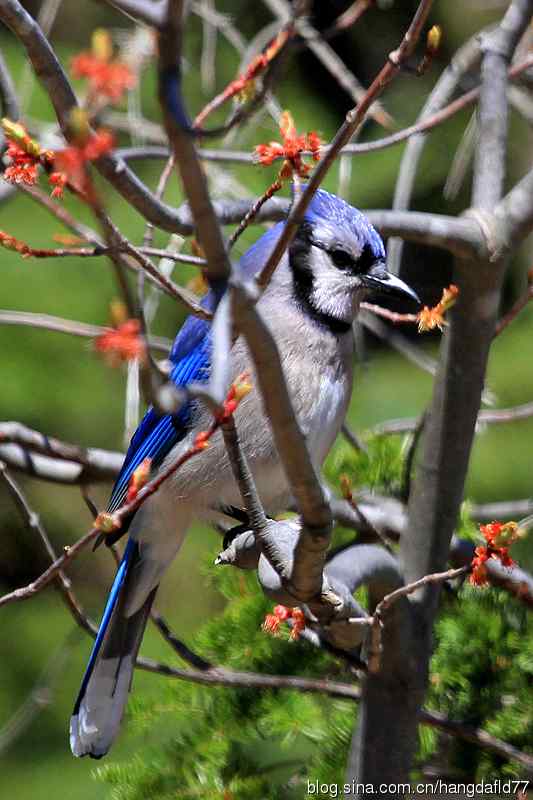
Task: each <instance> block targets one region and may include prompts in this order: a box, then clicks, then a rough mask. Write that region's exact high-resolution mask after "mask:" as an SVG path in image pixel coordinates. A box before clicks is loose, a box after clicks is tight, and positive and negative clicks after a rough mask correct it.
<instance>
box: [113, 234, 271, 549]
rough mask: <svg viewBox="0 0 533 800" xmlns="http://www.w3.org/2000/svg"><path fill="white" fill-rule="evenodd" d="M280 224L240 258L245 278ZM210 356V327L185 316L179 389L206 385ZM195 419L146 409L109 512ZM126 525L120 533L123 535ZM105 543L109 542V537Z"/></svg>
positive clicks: (211, 304)
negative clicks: (141, 470)
mask: <svg viewBox="0 0 533 800" xmlns="http://www.w3.org/2000/svg"><path fill="white" fill-rule="evenodd" d="M282 228H283V223H278V225H275V226H274V227H273V228H271V229H270V230H269V231H267V233H265V234H264V235H263V236H262V237H261V238H260V239H259V240H258V241H257V242H256V243H255V244H254V245H252V247H250V249H249V250H248V251H247V252H246V253H245V255H244V256H243V257H242V258H241V262H240V267H241V270H242V272H243V274H244V275H246V277H252V275H253V274H254V273H255V272H257V270H258V269H259V268H260V267H261V266H262V264H263V263H264V261H265V260H266V257H267V256H268V254H269V252H270V250H271V249H272V248H273V246H274V244H275V242H276V240H277V238H278V237H279V235H280V233H281V229H282ZM224 290H225V283H221V284H220V285H217V286H215V288H213V289H211V290H210V291H209V292H208V293H207V294H206V296H205V297H204V298H203V300H202V306H203V307H204V308H206V309H208V310H209V311H214V310H215V309H216V307H217V305H218V302H219V300H220V298H221V297H222V294H223V292H224ZM210 357H211V326H210V324H209V323H208V322H207V321H205V320H201V319H199V318H198V317H188V318H187V320H186V321H185V324H184V325H183V327H182V328H181V330H180V331H179V333H178V335H177V337H176V339H175V341H174V344H173V346H172V350H171V351H170V356H169V358H170V360H171V361H172V363H173V364H174V368H173V370H172V372H171V374H170V378H171V380H172V381H173V382H174V384H175V385H176V386H178V387H183V386H186V385H187V384H189V383H192V382H193V381H195V382H196V381H198V382H201V383H205V382H207V381H208V380H209V368H210ZM193 417H194V406H193V403H187V404H186V405H184V406H183V407H182V408H181V409H180V411H179V412H178V413H177V414H175V415H172V416H171V415H166V416H160V415H159V414H157V412H156V411H154V409H153V408H151V409H149V410H148V411H147V412H146V414H145V416H144V418H143V420H142V421H141V423H140V425H139V427H138V428H137V431H136V432H135V434H134V436H133V438H132V440H131V443H130V446H129V448H128V452H127V453H126V458H125V459H124V464H123V465H122V469H121V471H120V474H119V476H118V478H117V481H116V483H115V486H114V487H113V491H112V493H111V498H110V500H109V506H108V511H109V512H113V511H116V509H117V508H119V506H121V505H122V504H123V502H124V500H125V497H126V494H127V491H128V484H129V481H130V478H131V476H132V474H133V473H134V471H135V470H136V469H137V467H138V466H139V465H140V464H141V462H142V461H144V459H145V458H150V459H151V460H152V469H153V468H157V467H158V466H159V465H160V464H161V463H162V462H163V460H164V459H165V456H166V455H167V454H168V453H169V452H170V450H172V448H173V447H174V445H175V444H177V443H178V442H179V441H180V440H181V439H183V438H184V437H185V436H186V434H187V433H188V431H189V430H190V428H191V424H192V422H193ZM126 530H127V525H126V524H125V525H124V526H123V528H122V529H121V530H120V535H122V533H125V531H126ZM108 541H112V539H111V537H110V538H108Z"/></svg>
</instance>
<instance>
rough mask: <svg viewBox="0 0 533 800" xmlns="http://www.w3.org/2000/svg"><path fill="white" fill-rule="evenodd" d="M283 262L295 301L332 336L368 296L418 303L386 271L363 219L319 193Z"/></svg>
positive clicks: (376, 241)
mask: <svg viewBox="0 0 533 800" xmlns="http://www.w3.org/2000/svg"><path fill="white" fill-rule="evenodd" d="M288 260H289V267H290V271H291V273H292V282H293V291H294V296H295V299H296V300H297V302H298V303H299V304H300V305H301V306H302V308H303V310H304V311H305V312H306V313H308V314H309V315H311V316H312V317H313V318H314V319H316V321H317V322H319V323H323V324H324V325H326V326H327V327H329V328H330V330H332V331H333V332H334V333H342V332H344V331H347V330H349V328H350V326H351V324H352V322H353V320H354V318H355V315H356V313H357V310H358V307H359V304H360V302H361V301H362V300H363V299H364V298H365V297H366V296H367V295H368V294H369V293H370V292H372V293H373V294H388V295H396V296H397V297H400V298H402V297H403V298H405V299H406V300H410V301H411V302H412V301H414V302H415V303H420V301H419V299H418V297H417V295H416V293H415V292H414V291H413V290H412V289H411V288H410V287H409V286H408V285H407V284H406V283H404V282H403V281H402V280H400V279H399V278H397V277H396V276H394V275H391V274H390V273H389V272H387V269H386V267H385V248H384V246H383V242H382V240H381V237H380V235H379V234H378V233H377V231H376V230H375V229H374V228H373V227H372V225H371V224H370V222H369V221H368V220H367V218H366V217H365V216H364V214H362V213H361V212H360V211H358V210H357V209H355V208H354V207H353V206H350V205H349V204H348V203H346V202H344V200H341V199H340V198H338V197H335V195H332V194H329V193H328V192H325V191H324V190H319V191H317V193H316V194H315V196H314V198H313V200H312V202H311V204H310V206H309V209H308V211H307V213H306V214H305V217H304V222H303V223H302V225H300V227H299V229H298V232H297V234H296V236H295V238H294V240H293V242H292V244H291V246H290V248H289V259H288Z"/></svg>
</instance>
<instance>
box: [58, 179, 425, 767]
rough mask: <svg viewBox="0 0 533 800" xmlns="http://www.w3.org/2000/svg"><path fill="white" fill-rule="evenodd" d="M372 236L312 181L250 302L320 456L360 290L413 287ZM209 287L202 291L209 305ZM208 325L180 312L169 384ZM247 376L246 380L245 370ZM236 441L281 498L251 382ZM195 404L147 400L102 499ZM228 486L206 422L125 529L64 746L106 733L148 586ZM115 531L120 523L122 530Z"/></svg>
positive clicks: (122, 694) (195, 377) (186, 374)
mask: <svg viewBox="0 0 533 800" xmlns="http://www.w3.org/2000/svg"><path fill="white" fill-rule="evenodd" d="M283 224H284V223H282V222H281V223H278V224H277V225H276V226H274V227H273V228H271V229H270V230H269V231H268V232H267V233H265V234H264V235H263V236H262V237H261V238H260V239H259V240H258V241H257V242H256V243H255V244H254V245H253V246H252V247H251V248H250V249H249V250H248V251H247V253H246V254H245V255H244V256H243V257H242V259H241V261H240V270H241V271H242V274H243V276H244V277H246V278H252V276H253V275H254V274H255V273H257V272H258V270H260V268H261V267H262V265H263V264H264V263H265V261H266V259H267V257H268V255H269V253H270V252H271V250H272V248H273V247H274V245H275V242H276V240H277V238H278V237H279V236H280V233H281V231H282V229H283ZM384 258H385V250H384V247H383V242H382V240H381V238H380V236H379V235H378V233H377V232H376V231H375V230H374V228H373V227H372V226H371V225H370V223H369V222H368V220H367V219H366V218H365V217H364V216H363V214H361V213H360V212H359V211H357V210H356V209H355V208H353V207H352V206H350V205H348V204H347V203H345V202H344V201H343V200H340V199H339V198H337V197H335V196H334V195H332V194H329V193H327V192H325V191H322V190H320V191H318V192H317V193H316V195H315V197H314V199H313V201H312V203H311V204H310V206H309V209H308V211H307V213H306V215H305V219H304V222H303V223H302V224H301V225H300V227H299V229H298V232H297V235H296V237H295V239H294V240H293V243H292V245H291V247H290V248H289V251H288V253H286V254H285V256H284V257H283V259H282V261H281V262H280V264H279V266H278V268H277V270H276V272H275V273H274V276H273V278H272V280H271V282H270V284H269V286H268V288H267V289H266V291H265V292H264V294H263V295H262V297H261V298H260V300H259V302H258V308H259V309H260V312H261V313H262V315H263V317H264V319H265V320H266V322H267V324H268V325H269V326H270V327H271V329H272V332H273V334H274V336H275V338H276V341H277V345H278V348H279V351H280V356H281V360H282V365H283V370H284V375H285V379H286V381H287V386H288V388H289V392H290V395H291V399H292V402H293V405H294V409H295V412H296V415H297V417H298V421H299V424H300V426H301V428H302V430H303V432H304V434H305V436H306V438H307V444H308V447H309V451H310V453H311V456H312V458H313V461H314V463H315V466H316V467H317V469H318V468H320V466H321V464H322V462H323V461H324V459H325V457H326V455H327V453H328V450H329V449H330V447H331V445H332V444H333V442H334V440H335V438H336V436H337V434H338V432H339V429H340V427H341V425H342V422H343V420H344V417H345V414H346V411H347V408H348V403H349V401H350V395H351V391H352V363H353V336H352V331H351V328H352V323H353V322H354V319H355V317H356V314H357V310H358V307H359V303H360V302H361V300H362V299H363V298H364V297H365V296H366V295H367V293H368V292H369V291H374V292H384V293H395V294H397V295H399V296H402V295H403V296H404V297H407V298H410V299H412V300H415V301H416V302H418V298H417V296H416V294H415V293H414V292H413V291H412V289H410V288H409V287H408V286H407V285H406V284H405V283H403V281H401V280H400V279H399V278H397V277H394V276H392V275H390V274H389V273H388V272H387V271H386V269H385V265H384ZM218 299H219V298H218V297H217V292H216V290H215V291H211V292H210V293H209V294H208V295H207V296H206V298H205V299H204V305H205V307H207V308H209V309H213V308H214V307H215V305H216V302H217V300H218ZM210 349H211V340H210V327H209V325H208V323H207V322H205V321H203V320H200V319H198V318H193V317H191V318H189V319H188V320H187V321H186V322H185V324H184V326H183V327H182V329H181V330H180V331H179V333H178V336H177V338H176V340H175V342H174V345H173V347H172V351H171V354H170V360H171V362H172V364H173V369H172V373H171V378H172V380H173V381H174V383H175V384H176V385H177V386H185V385H187V384H188V383H190V382H192V381H195V382H198V381H207V380H208V378H209V360H210ZM231 358H232V364H231V368H232V373H233V375H234V376H236V375H237V374H239V373H241V372H243V371H245V370H249V371H250V372H251V374H252V376H253V372H254V370H253V365H251V364H250V358H249V355H248V352H247V349H246V346H245V343H244V342H243V341H242V339H238V340H237V342H236V343H235V345H234V347H233V349H232V353H231ZM253 383H254V385H257V381H256V380H254V381H253ZM235 416H236V425H237V427H238V430H239V435H240V439H241V442H242V446H243V449H244V453H245V455H246V456H247V458H248V461H249V464H250V467H251V469H252V472H253V474H254V477H255V480H256V483H257V487H258V491H259V493H260V496H261V499H262V502H263V505H264V507H265V510H266V511H267V513H269V514H274V513H276V512H279V511H281V510H283V509H284V508H286V507H287V505H288V503H289V501H290V487H289V486H288V485H287V481H286V477H285V474H284V471H283V468H282V466H281V464H280V461H279V457H278V454H277V452H276V448H275V445H274V442H273V437H272V432H271V429H270V424H269V421H268V419H267V418H266V417H265V414H264V411H263V407H262V402H261V398H260V396H259V393H258V391H257V389H253V390H252V392H250V394H248V395H247V396H246V397H245V398H244V400H243V401H242V402H241V404H240V406H239V408H238V409H237V412H236V415H235ZM209 422H210V417H209V413H208V412H207V410H205V409H204V408H203V407H202V406H200V404H199V403H197V402H194V401H193V402H189V403H188V404H187V405H186V406H184V407H182V408H181V410H180V411H179V413H177V414H175V415H174V416H170V415H167V416H161V415H158V414H157V413H156V412H155V411H154V409H150V410H149V411H148V412H147V413H146V415H145V417H144V419H143V420H142V422H141V424H140V425H139V428H138V430H137V432H136V433H135V435H134V436H133V438H132V440H131V444H130V447H129V449H128V452H127V454H126V458H125V460H124V465H123V467H122V471H121V473H120V475H119V477H118V479H117V482H116V484H115V486H114V489H113V492H112V495H111V499H110V502H109V511H111V512H112V511H114V510H115V509H117V508H118V507H119V506H120V505H121V504H122V503H123V502H124V499H125V496H126V492H127V487H128V482H129V479H130V476H131V475H132V473H133V471H134V470H135V469H136V467H138V466H139V464H140V463H141V462H142V461H143V459H145V458H147V457H149V458H151V459H152V470H153V474H155V472H157V470H158V469H160V468H163V467H164V466H165V465H167V464H168V463H169V462H170V461H172V460H174V459H175V458H176V457H178V456H179V454H180V452H184V451H186V450H187V449H188V448H189V447H190V446H191V444H192V442H193V440H194V438H195V435H196V434H197V433H198V431H200V430H205V429H206V428H208V427H209ZM239 505H240V499H239V495H238V489H237V486H236V484H235V482H234V481H233V479H232V473H231V469H230V465H229V461H228V457H227V454H226V451H225V447H224V442H223V438H222V435H221V434H220V432H218V433H217V434H216V435H215V436H214V438H213V439H212V441H211V444H210V446H209V448H208V449H207V450H206V451H205V453H202V454H201V455H199V456H197V457H196V458H195V459H192V460H190V461H189V462H187V463H186V464H185V465H184V467H183V468H182V469H180V470H179V471H178V472H176V473H175V475H174V476H173V477H172V478H170V479H169V480H168V481H166V482H165V483H164V484H163V485H162V486H161V488H160V490H159V491H158V492H156V493H155V494H154V495H152V497H150V499H148V500H147V502H145V503H144V504H143V505H142V506H141V508H140V509H139V510H138V511H137V513H136V514H135V516H134V518H133V519H132V520H130V525H129V540H128V542H127V545H126V549H125V552H124V556H123V558H122V562H121V564H120V566H119V568H118V571H117V574H116V577H115V581H114V583H113V586H112V588H111V592H110V595H109V599H108V601H107V605H106V607H105V610H104V614H103V617H102V621H101V624H100V628H99V631H98V635H97V638H96V641H95V644H94V647H93V650H92V653H91V656H90V659H89V664H88V666H87V670H86V672H85V676H84V678H83V681H82V684H81V689H80V692H79V695H78V699H77V701H76V705H75V707H74V712H73V715H72V718H71V724H70V744H71V749H72V752H73V753H74V755H76V756H84V755H90V756H92V757H93V758H100V757H101V756H103V755H105V753H107V751H108V750H109V748H110V746H111V744H112V742H113V740H114V739H115V737H116V735H117V733H118V730H119V727H120V723H121V719H122V715H123V712H124V707H125V704H126V701H127V696H128V692H129V689H130V685H131V681H132V673H133V667H134V663H135V659H136V656H137V652H138V650H139V646H140V643H141V639H142V636H143V632H144V628H145V626H146V622H147V619H148V616H149V613H150V608H151V605H152V601H153V599H154V595H155V593H156V591H157V587H158V585H159V582H160V581H161V578H162V576H163V573H164V572H165V570H166V569H167V567H168V566H169V564H170V562H171V561H172V559H173V558H174V556H175V555H176V553H177V552H178V550H179V548H180V546H181V544H182V542H183V539H184V536H185V533H186V531H187V528H188V527H189V526H190V524H191V521H192V519H193V518H202V519H205V520H214V519H216V518H217V515H219V513H220V509H221V508H223V507H231V506H235V507H236V506H239ZM122 532H123V531H121V532H120V533H122Z"/></svg>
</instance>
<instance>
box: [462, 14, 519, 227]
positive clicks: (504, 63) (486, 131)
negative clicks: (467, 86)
mask: <svg viewBox="0 0 533 800" xmlns="http://www.w3.org/2000/svg"><path fill="white" fill-rule="evenodd" d="M532 14H533V3H532V2H531V1H530V0H513V2H512V3H511V5H510V6H509V8H508V10H507V12H506V14H505V16H504V18H503V19H502V21H501V23H500V24H499V25H498V27H497V28H496V29H495V30H493V31H491V32H490V33H485V34H484V35H483V36H482V37H481V52H482V54H483V57H482V64H481V92H480V96H479V111H478V117H479V134H478V145H477V147H476V164H475V169H474V185H473V189H472V204H473V205H474V206H475V207H476V208H478V209H480V210H482V211H492V209H493V207H494V206H495V205H496V203H497V202H498V201H499V200H500V199H501V196H502V192H503V186H504V181H505V160H506V156H507V152H506V150H507V148H506V145H507V118H508V102H507V84H508V77H507V68H508V64H509V62H510V61H511V58H512V56H513V53H514V50H515V48H516V45H517V44H518V41H519V39H520V37H521V36H522V34H523V32H524V30H525V28H526V26H527V24H528V22H529V20H530V18H531V15H532Z"/></svg>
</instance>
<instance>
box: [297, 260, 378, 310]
mask: <svg viewBox="0 0 533 800" xmlns="http://www.w3.org/2000/svg"><path fill="white" fill-rule="evenodd" d="M309 256H310V258H311V266H312V274H313V284H312V290H311V293H310V295H309V301H310V303H311V304H312V306H313V307H314V308H315V309H316V310H317V311H319V312H320V313H321V314H327V315H328V316H331V317H334V318H335V319H338V320H341V321H342V322H346V323H348V324H350V323H351V322H352V321H353V319H354V318H355V315H356V314H357V309H358V307H359V303H360V302H361V300H362V299H363V296H364V294H365V288H364V287H363V286H362V284H361V281H360V279H359V277H358V276H357V275H354V274H353V273H351V272H350V271H348V270H341V269H338V267H335V266H334V264H333V263H332V261H331V258H330V256H329V255H328V253H327V252H326V251H325V250H322V249H321V248H318V247H311V249H310V252H309Z"/></svg>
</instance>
